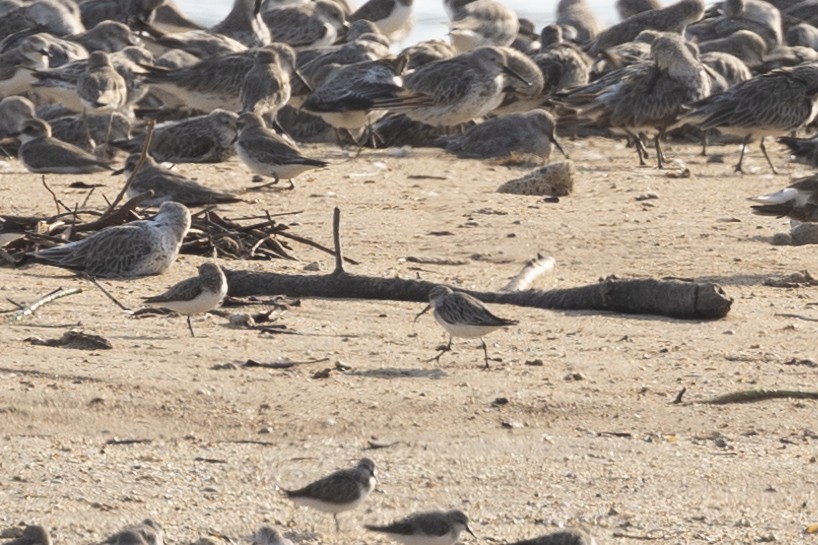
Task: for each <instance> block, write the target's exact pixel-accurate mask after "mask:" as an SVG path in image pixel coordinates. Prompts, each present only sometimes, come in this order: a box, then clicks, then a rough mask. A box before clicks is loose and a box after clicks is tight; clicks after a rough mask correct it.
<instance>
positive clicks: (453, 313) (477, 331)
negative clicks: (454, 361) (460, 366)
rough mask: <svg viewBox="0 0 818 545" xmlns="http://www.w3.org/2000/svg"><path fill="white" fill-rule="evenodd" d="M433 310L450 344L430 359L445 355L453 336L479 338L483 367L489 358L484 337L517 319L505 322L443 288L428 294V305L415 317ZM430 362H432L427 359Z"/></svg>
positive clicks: (471, 299) (477, 303) (473, 301)
mask: <svg viewBox="0 0 818 545" xmlns="http://www.w3.org/2000/svg"><path fill="white" fill-rule="evenodd" d="M430 308H431V309H433V311H434V316H435V320H437V323H439V324H440V325H442V326H443V329H445V330H446V332H447V333H448V334H449V344H448V345H446V346H445V347H443V348H440V349H439V350H440V352H438V354H437V356H435V357H434V358H432V359H433V360H436V361H439V360H440V356H442V355H443V353H444V352H448V351H450V350H451V349H452V338H453V337H464V338H467V339H473V338H474V337H479V338H480V342H481V343H482V344H483V358H484V360H485V363H486V367H487V368H488V366H489V355H488V351H487V349H486V341H485V340H483V335H487V334H488V333H491V332H492V331H494V330H495V329H498V328H501V327H503V326H507V325H517V323H518V322H517V320H508V319H506V318H500V317H498V316H495V315H494V314H492V313H491V312H490V311H489V309H487V308H486V307H485V306H484V305H483V303H481V302H480V301H478V300H477V299H475V298H474V297H472V296H471V295H468V294H466V293H462V292H459V291H453V290H452V289H451V288H447V287H446V286H435V287H434V288H432V290H431V291H430V292H429V304H428V305H427V306H426V308H424V309H423V310H422V311H420V314H418V315H417V316H415V320H417V319H418V318H420V316H421V315H423V314H424V313H425V312H426V311H427V310H429V309H430ZM430 361H431V360H430Z"/></svg>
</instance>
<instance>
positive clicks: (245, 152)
mask: <svg viewBox="0 0 818 545" xmlns="http://www.w3.org/2000/svg"><path fill="white" fill-rule="evenodd" d="M238 129H239V137H238V139H237V140H236V144H235V146H236V154H237V155H238V156H239V159H241V161H242V162H243V163H244V164H245V165H247V168H249V169H250V170H252V171H253V172H255V173H256V174H261V175H262V176H268V177H270V178H273V179H274V181H273V183H274V184H275V183H278V181H279V179H280V178H285V179H287V180H290V186H291V187H290V188H291V189H292V188H293V187H295V184H293V181H292V179H293V178H295V177H296V176H298V175H299V174H301V173H302V172H306V171H308V170H312V169H314V168H323V167H325V166H327V162H326V161H321V160H320V159H310V158H309V157H304V156H303V155H302V154H301V150H299V149H298V147H296V145H295V144H294V143H292V142H289V141H287V140H286V139H285V138H283V137H282V136H279V135H278V134H276V133H275V132H273V131H271V130H270V129H268V128H267V127H265V126H264V121H263V120H262V119H261V116H259V115H258V114H254V113H252V112H245V113H243V114H241V115H240V116H239V121H238Z"/></svg>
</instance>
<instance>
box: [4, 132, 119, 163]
mask: <svg viewBox="0 0 818 545" xmlns="http://www.w3.org/2000/svg"><path fill="white" fill-rule="evenodd" d="M18 138H19V139H20V149H19V150H18V152H17V156H18V158H19V159H20V162H21V163H23V166H25V167H26V168H27V169H28V170H29V171H30V172H43V173H55V174H76V173H90V172H102V171H104V170H112V169H111V165H110V163H108V162H107V161H100V160H99V159H97V158H96V157H95V156H93V155H91V154H90V153H88V152H87V151H85V150H83V149H81V148H78V147H76V146H73V145H71V144H68V143H66V142H63V141H61V140H57V139H56V138H54V137H52V136H51V125H49V124H48V123H47V122H45V121H43V120H41V119H29V120H27V121H24V122H23V125H22V127H21V129H20V134H19V136H18Z"/></svg>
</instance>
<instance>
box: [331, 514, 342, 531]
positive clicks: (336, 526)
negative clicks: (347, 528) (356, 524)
mask: <svg viewBox="0 0 818 545" xmlns="http://www.w3.org/2000/svg"><path fill="white" fill-rule="evenodd" d="M332 518H334V519H335V531H336V532H340V531H341V524H340V523H339V522H338V513H333V514H332Z"/></svg>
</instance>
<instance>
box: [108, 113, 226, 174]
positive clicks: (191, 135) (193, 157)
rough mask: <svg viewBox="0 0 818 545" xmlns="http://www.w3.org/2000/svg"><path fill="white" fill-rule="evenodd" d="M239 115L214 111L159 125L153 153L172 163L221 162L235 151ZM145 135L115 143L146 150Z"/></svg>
mask: <svg viewBox="0 0 818 545" xmlns="http://www.w3.org/2000/svg"><path fill="white" fill-rule="evenodd" d="M238 117H239V116H238V115H236V114H234V113H233V112H228V111H226V110H220V109H217V110H213V111H212V112H210V113H209V114H207V115H200V116H196V117H191V118H188V119H184V120H182V121H171V122H167V123H162V124H161V125H157V126H156V129H155V130H154V131H153V138H151V148H150V154H151V156H152V157H153V158H154V159H156V160H157V161H159V162H163V163H164V162H168V163H220V162H222V161H226V160H227V159H229V158H230V157H232V156H233V154H234V153H235V151H234V149H233V142H235V140H236V135H237V134H238V131H237V129H236V121H237V120H238ZM144 142H145V135H140V136H137V137H135V138H132V139H131V140H120V141H113V145H115V146H116V147H118V148H120V149H123V150H125V151H128V152H131V153H137V152H139V151H140V150H141V149H142V146H143V144H144Z"/></svg>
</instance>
